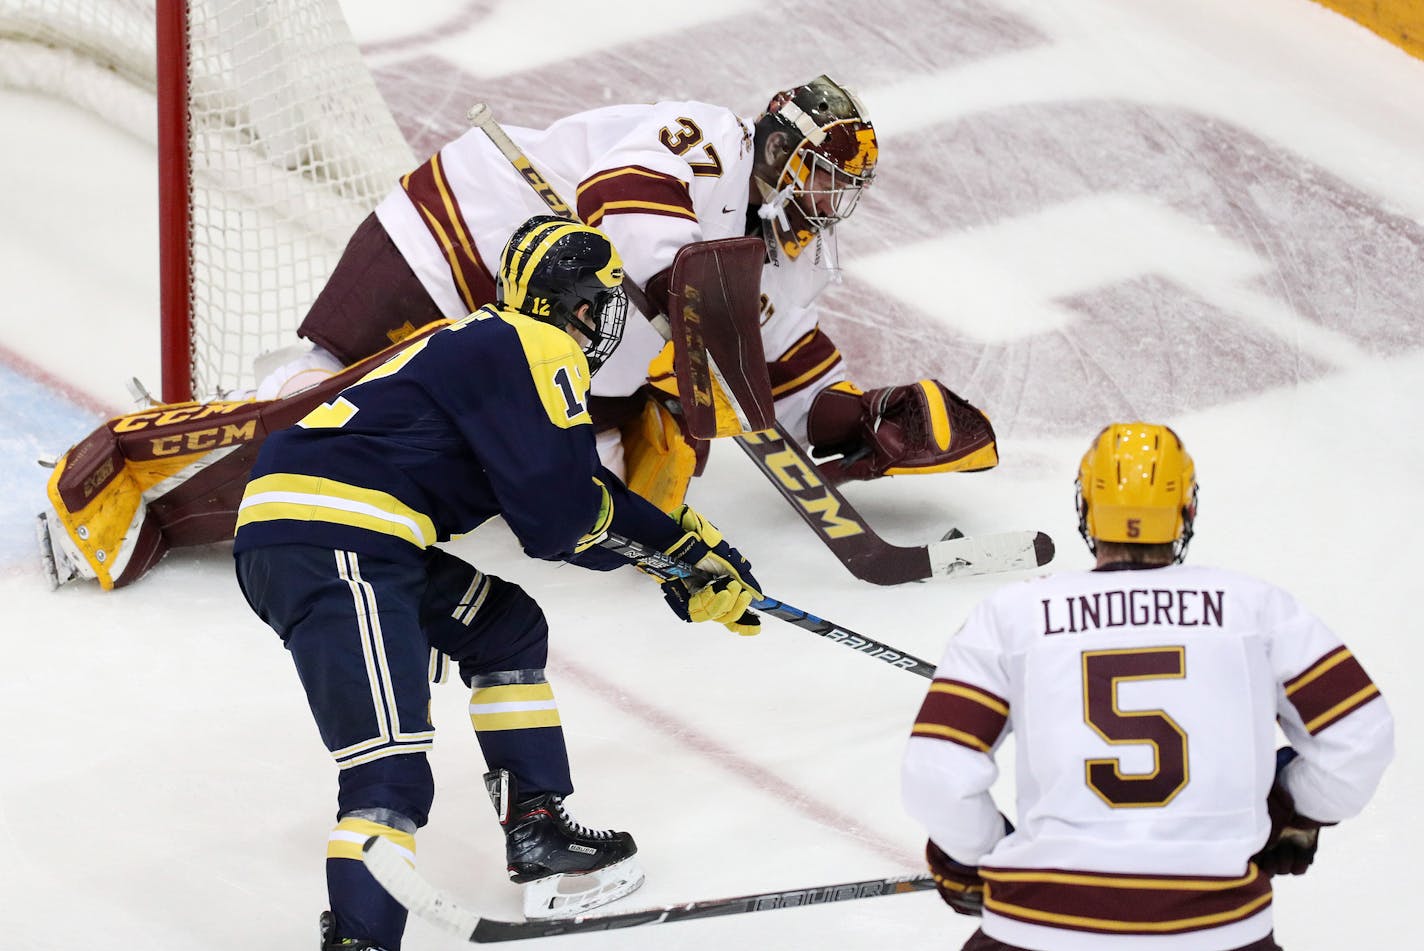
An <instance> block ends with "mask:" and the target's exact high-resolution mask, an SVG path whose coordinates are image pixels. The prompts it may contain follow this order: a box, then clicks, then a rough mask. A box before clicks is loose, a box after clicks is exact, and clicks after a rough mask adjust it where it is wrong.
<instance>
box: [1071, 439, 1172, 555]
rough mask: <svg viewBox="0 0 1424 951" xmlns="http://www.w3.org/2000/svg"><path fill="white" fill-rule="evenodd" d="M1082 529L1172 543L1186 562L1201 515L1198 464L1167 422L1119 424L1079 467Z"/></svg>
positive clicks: (1097, 537)
mask: <svg viewBox="0 0 1424 951" xmlns="http://www.w3.org/2000/svg"><path fill="white" fill-rule="evenodd" d="M1077 489H1078V531H1079V533H1080V534H1082V536H1083V540H1084V541H1086V542H1087V543H1088V550H1089V551H1092V552H1094V553H1096V552H1097V543H1098V542H1099V541H1107V542H1127V543H1131V544H1139V545H1153V544H1167V543H1170V544H1171V545H1172V555H1173V559H1174V560H1175V561H1177V562H1180V561H1181V560H1182V559H1183V558H1184V557H1185V556H1186V553H1187V543H1188V542H1190V541H1191V539H1192V525H1193V523H1194V522H1195V520H1196V514H1197V482H1196V466H1195V465H1194V464H1193V462H1192V457H1191V456H1189V455H1188V454H1187V450H1186V448H1185V447H1183V446H1182V440H1181V439H1179V438H1178V437H1177V434H1176V433H1174V432H1173V431H1172V430H1170V429H1168V428H1167V427H1166V426H1158V425H1154V424H1151V423H1142V422H1135V423H1114V424H1113V425H1111V426H1109V427H1107V428H1106V429H1104V430H1103V431H1102V432H1101V433H1099V434H1098V436H1097V438H1096V439H1095V440H1093V445H1092V446H1090V447H1089V448H1088V451H1087V452H1086V453H1085V454H1084V455H1083V461H1082V463H1080V464H1079V467H1078V485H1077Z"/></svg>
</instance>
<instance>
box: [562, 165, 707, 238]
mask: <svg viewBox="0 0 1424 951" xmlns="http://www.w3.org/2000/svg"><path fill="white" fill-rule="evenodd" d="M577 200H578V216H579V217H580V218H582V219H583V220H584V222H585V223H586V224H589V225H591V226H593V227H595V228H596V227H598V223H599V222H600V221H602V220H603V219H604V218H605V217H606V216H608V215H666V216H671V217H674V218H689V219H691V220H693V221H696V220H697V213H696V212H694V211H693V210H692V195H691V194H690V193H689V192H688V190H687V185H686V183H684V182H683V181H682V180H680V179H677V178H674V177H673V176H671V175H667V174H665V173H663V172H655V171H653V170H652V169H650V168H643V167H642V166H641V165H625V166H623V167H622V168H615V169H609V170H608V171H604V172H597V173H595V174H594V175H591V176H590V177H588V178H586V179H584V181H583V183H582V184H581V185H579V187H578V195H577Z"/></svg>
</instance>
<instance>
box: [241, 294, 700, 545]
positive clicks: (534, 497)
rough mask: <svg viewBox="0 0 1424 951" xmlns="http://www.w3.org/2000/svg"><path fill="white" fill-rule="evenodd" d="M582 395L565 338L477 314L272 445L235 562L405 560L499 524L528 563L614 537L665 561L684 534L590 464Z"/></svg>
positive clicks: (499, 313) (534, 325) (572, 347)
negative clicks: (248, 553)
mask: <svg viewBox="0 0 1424 951" xmlns="http://www.w3.org/2000/svg"><path fill="white" fill-rule="evenodd" d="M588 386H589V372H588V361H587V360H586V359H585V358H584V355H583V352H582V351H581V350H580V349H579V346H578V344H577V343H576V342H575V341H574V340H573V338H571V337H570V336H569V335H568V334H566V333H564V332H563V331H562V330H560V329H558V328H557V327H553V326H551V325H549V324H546V323H542V322H540V321H536V320H533V319H531V318H529V317H526V316H524V315H522V314H519V313H515V312H513V311H507V310H498V309H496V307H494V306H488V307H483V308H481V309H480V310H478V311H476V312H475V313H474V314H471V315H470V316H469V317H467V318H465V319H464V320H461V321H459V322H457V323H455V324H452V325H451V326H450V327H448V328H446V329H445V330H442V331H440V332H438V333H435V334H432V335H431V336H429V337H427V338H425V339H424V340H421V341H418V342H416V343H414V344H412V345H411V346H410V347H408V348H407V349H405V350H402V351H400V352H398V353H397V354H395V355H394V356H392V357H391V358H390V359H389V360H387V361H386V362H385V363H383V364H382V365H380V366H378V367H376V368H375V369H373V370H372V371H371V372H370V373H367V374H366V375H365V376H364V377H362V378H361V379H360V380H359V381H358V382H356V383H355V384H353V385H351V386H349V387H347V388H346V389H345V390H343V391H342V392H341V393H340V394H339V395H338V396H337V397H336V398H335V399H333V400H331V401H330V402H327V403H324V404H322V405H321V406H319V407H317V408H316V409H315V410H313V411H312V412H311V413H309V414H308V415H307V416H306V417H305V418H303V419H302V420H301V421H300V422H298V423H297V424H296V425H295V426H291V427H289V428H287V429H284V430H281V431H278V432H275V433H273V434H272V435H271V436H270V437H268V439H267V441H266V442H265V443H264V444H263V446H262V450H261V452H260V454H259V455H258V457H257V463H256V465H255V466H254V467H253V470H252V474H251V477H250V480H249V482H248V485H247V491H246V494H245V495H244V496H243V500H242V505H241V507H240V508H239V510H238V518H237V537H236V543H235V550H238V551H240V550H243V549H245V548H256V547H260V546H265V545H277V544H288V543H302V544H308V545H319V546H322V547H330V548H334V549H341V550H349V551H356V552H361V553H365V554H374V555H384V556H388V557H400V556H401V555H402V554H409V553H413V552H415V551H417V550H419V549H423V548H425V547H427V546H429V545H432V544H434V543H435V542H438V541H446V540H449V539H450V538H452V537H455V536H458V535H461V534H464V533H466V532H469V531H471V530H472V529H474V528H475V527H476V526H478V525H480V524H481V523H482V522H485V521H486V520H488V519H490V518H492V517H493V516H495V515H503V516H504V519H505V521H506V522H507V523H508V525H509V527H510V529H511V530H513V532H514V534H515V536H516V537H517V538H518V539H519V541H520V543H521V544H522V545H523V547H524V550H525V552H526V553H528V554H529V555H531V556H533V557H536V558H546V559H560V558H563V559H567V558H569V557H570V556H572V555H573V554H574V552H575V551H576V550H579V549H581V548H583V547H584V546H586V545H587V544H589V543H590V542H591V541H592V539H593V538H594V536H596V535H597V534H599V533H601V532H602V531H605V530H607V529H610V528H611V529H613V530H615V531H617V532H618V533H619V534H622V535H625V536H627V537H630V538H633V539H635V540H637V541H640V542H642V543H644V544H646V545H648V546H650V547H655V548H657V549H664V548H666V547H668V546H670V545H671V544H673V543H674V542H675V541H676V540H677V539H678V538H680V537H681V535H682V532H681V530H680V529H679V527H678V525H677V523H675V522H674V521H673V520H672V519H671V518H669V517H668V516H667V515H665V514H664V513H663V512H661V511H659V510H658V509H657V508H656V507H654V506H653V505H652V504H651V503H649V502H647V501H646V500H644V499H642V498H640V497H638V496H636V495H634V494H633V493H631V492H629V491H628V490H627V488H626V487H625V486H624V485H623V484H622V482H621V481H619V479H618V478H617V477H616V476H614V475H613V474H612V473H611V472H609V471H608V470H607V469H605V468H604V467H603V466H602V464H601V463H600V462H599V459H598V453H597V450H596V448H595V445H594V434H593V425H592V422H591V420H590V419H589V415H588V410H587V397H588ZM589 556H593V557H589ZM589 556H585V560H586V563H587V564H588V565H589V566H590V567H605V568H606V567H614V566H615V565H616V562H615V563H614V564H610V563H608V561H607V559H602V558H599V557H597V556H594V553H593V552H590V553H589Z"/></svg>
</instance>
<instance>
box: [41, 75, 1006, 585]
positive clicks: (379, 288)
mask: <svg viewBox="0 0 1424 951" xmlns="http://www.w3.org/2000/svg"><path fill="white" fill-rule="evenodd" d="M507 131H508V132H509V134H510V137H511V138H512V139H513V140H515V142H516V143H517V144H518V146H519V148H520V149H521V150H522V151H523V152H524V154H525V155H527V156H528V157H529V159H530V160H531V161H532V164H533V166H534V167H535V168H536V169H537V170H538V171H539V172H540V173H542V175H543V176H544V177H545V178H547V180H548V185H549V186H552V188H553V190H554V191H555V192H557V194H559V195H564V196H570V197H571V198H572V199H573V200H572V202H571V204H572V206H573V207H572V208H571V209H570V211H571V213H573V214H576V215H577V217H578V218H579V219H580V220H582V221H584V222H586V223H588V224H590V225H593V226H595V227H598V228H599V229H600V230H602V231H603V232H604V233H606V234H607V235H608V236H609V237H610V239H612V241H613V243H614V245H615V246H616V247H617V248H618V250H619V253H620V255H621V256H622V258H623V260H624V264H625V268H626V273H627V276H628V278H629V280H630V281H631V282H632V284H633V285H634V288H635V289H636V290H637V291H638V292H640V296H642V297H644V298H645V299H646V300H645V302H643V303H645V304H646V306H644V307H640V309H642V310H644V311H645V312H646V315H647V316H649V317H654V316H656V315H659V314H663V315H666V316H667V317H668V318H669V319H670V321H671V323H672V324H673V329H674V333H673V334H672V337H673V339H672V341H671V342H670V343H665V342H664V339H663V337H661V336H659V335H658V333H656V332H655V331H654V330H653V328H652V326H651V325H650V324H649V323H648V322H646V321H642V320H638V319H636V318H635V319H630V321H629V324H628V328H627V332H626V333H625V336H624V342H623V344H622V346H621V347H620V349H619V352H618V353H616V354H615V355H614V357H613V359H611V360H610V362H609V365H608V366H607V367H605V368H604V370H603V371H602V372H601V373H600V374H599V378H598V379H597V380H595V381H594V389H593V394H592V398H591V400H590V407H589V409H590V412H591V414H592V416H593V419H594V423H595V426H596V427H597V429H598V444H599V450H600V454H601V455H602V457H603V459H604V461H605V464H606V465H608V467H609V468H610V469H611V470H612V471H614V472H616V473H618V474H620V475H621V476H624V477H625V479H626V481H627V484H628V485H629V487H630V488H631V489H633V490H634V491H635V492H637V493H638V494H639V495H642V496H644V497H645V498H648V499H649V500H651V501H652V502H654V503H655V504H656V505H658V506H660V507H662V508H663V509H665V510H671V509H672V508H675V507H676V506H677V505H679V504H681V502H682V501H683V498H684V496H685V494H686V492H687V488H688V485H689V482H690V480H691V479H692V478H693V477H694V476H696V475H698V474H700V473H701V471H702V469H703V466H704V465H705V462H706V458H707V452H708V449H709V445H710V439H711V438H715V437H725V436H733V435H738V434H741V433H747V432H754V431H756V430H757V429H759V428H762V427H765V426H767V425H768V424H769V423H770V422H772V421H773V420H774V422H775V423H776V424H777V425H778V426H779V427H780V428H781V429H782V430H784V431H785V432H786V433H787V434H789V436H790V437H791V438H793V439H794V440H796V441H797V442H798V443H800V444H801V445H802V446H804V447H807V448H809V449H810V450H811V453H812V455H813V456H815V457H816V458H817V460H818V464H819V466H820V470H821V475H822V477H823V478H824V479H825V480H826V481H827V482H829V483H832V484H835V483H839V482H844V481H846V480H853V479H875V478H880V477H884V476H893V475H905V474H919V473H939V472H956V471H977V470H983V469H988V468H992V467H993V466H995V465H997V463H998V454H997V445H996V442H995V436H994V431H993V428H992V426H991V425H990V423H989V421H988V419H987V417H986V416H985V415H984V414H983V413H982V412H980V411H979V410H978V409H977V408H975V407H974V406H973V405H971V404H970V403H969V402H968V401H966V400H965V399H963V398H961V397H960V396H959V395H958V394H956V393H954V392H953V391H951V390H950V389H949V388H948V387H946V386H945V385H944V384H942V383H940V382H939V381H937V380H934V379H922V380H918V381H915V382H912V383H908V384H903V385H897V386H886V387H880V388H872V389H868V391H862V389H861V388H859V387H857V386H855V385H854V384H853V383H852V382H851V381H850V379H849V378H848V376H847V373H846V369H845V367H844V364H843V362H842V359H841V354H840V352H839V350H838V349H837V347H836V345H835V344H834V342H833V341H832V340H831V339H830V338H829V337H828V336H827V335H826V333H825V332H824V331H823V330H822V328H821V327H820V324H819V319H818V311H817V307H816V301H817V298H818V297H819V295H820V294H821V293H822V291H823V290H824V289H825V288H826V287H827V286H828V285H829V284H830V283H832V282H833V281H834V279H835V275H836V274H837V268H838V262H837V254H838V252H837V243H836V234H835V232H836V227H837V226H838V224H839V223H840V222H841V221H843V220H845V219H846V218H848V217H849V216H850V215H851V213H852V212H853V211H854V210H855V208H856V206H857V204H858V202H859V199H860V198H861V196H862V194H863V193H864V192H865V190H866V189H867V188H868V187H869V186H870V184H871V181H872V179H873V177H874V174H875V169H876V164H877V160H878V155H879V148H878V143H877V141H876V137H875V130H874V127H873V126H872V124H871V122H870V121H869V119H868V117H867V115H866V111H865V109H864V107H863V106H862V104H861V103H860V101H859V100H858V99H857V98H856V97H855V96H854V95H852V94H851V93H850V92H849V91H848V90H846V89H845V88H844V87H842V86H841V85H839V84H838V83H836V82H834V81H833V80H831V79H829V78H828V77H825V76H820V77H817V78H816V79H814V80H812V81H811V82H809V83H806V84H804V85H801V86H796V87H794V88H791V89H787V90H783V91H781V92H778V93H777V94H776V95H775V96H774V97H773V98H772V99H771V101H770V102H769V103H768V105H767V108H766V110H765V111H764V112H762V113H761V114H760V115H758V116H755V117H743V116H739V115H737V114H736V113H734V112H733V111H732V110H729V109H726V108H724V107H721V106H714V105H710V104H707V103H698V102H660V103H653V104H647V105H624V106H610V107H605V108H602V109H595V110H592V111H590V112H585V113H579V114H576V115H572V116H569V117H567V118H564V119H561V120H558V121H557V122H555V123H553V124H552V125H551V126H549V127H548V128H547V129H543V130H532V129H520V128H514V127H510V128H508V130H507ZM543 210H544V208H543V205H542V203H541V201H540V198H539V197H538V195H537V194H536V193H535V191H534V190H533V189H531V188H530V181H529V180H528V179H526V178H525V177H524V176H523V175H521V172H520V171H518V170H517V169H516V168H515V167H514V166H513V165H511V164H510V162H509V161H508V160H507V159H506V158H505V156H503V155H501V154H500V152H499V151H498V150H497V149H496V148H495V147H494V146H493V145H492V144H491V142H490V141H489V139H488V137H487V136H486V135H484V134H483V133H482V132H481V131H480V130H479V129H471V130H470V131H469V132H467V133H466V134H465V135H463V136H461V137H459V138H457V139H456V140H454V141H453V142H450V143H448V144H446V145H445V146H444V147H443V148H442V149H441V150H440V151H439V152H437V153H436V154H435V155H434V156H432V157H431V158H430V160H429V161H427V162H426V163H425V164H423V165H422V166H420V167H419V168H417V169H415V170H413V171H412V172H411V173H410V174H408V175H406V176H404V177H403V178H402V179H401V181H400V183H399V185H398V186H397V187H396V188H395V189H393V190H392V191H391V193H390V194H389V195H388V196H387V197H386V198H385V199H384V200H383V201H382V202H381V203H380V205H379V206H378V207H377V208H376V210H375V211H374V212H373V213H372V214H371V215H370V216H368V217H367V218H366V220H365V221H364V222H363V223H362V224H361V225H360V226H359V227H358V228H357V230H356V232H355V234H354V235H353V236H352V238H351V240H350V243H349V244H348V246H347V248H346V251H345V252H344V253H343V255H342V257H341V260H340V261H339V262H338V264H337V265H336V268H335V270H334V271H333V273H332V275H331V277H330V278H329V279H328V281H327V283H326V286H325V288H324V289H323V290H322V292H321V294H320V295H319V296H318V297H317V299H316V301H315V303H314V304H313V305H312V307H311V309H310V311H309V312H308V314H307V317H306V319H305V320H304V322H303V323H302V325H301V327H300V328H299V329H298V333H299V335H300V336H301V337H302V338H304V341H305V343H302V344H299V345H298V348H299V349H298V350H297V351H296V352H294V353H292V354H290V359H289V360H287V361H285V362H281V363H280V364H279V366H278V367H277V368H276V369H275V370H274V371H273V372H272V373H271V374H269V375H267V376H266V378H265V379H263V381H262V383H261V384H260V385H259V387H258V389H257V392H256V396H257V398H256V399H253V400H236V401H219V402H216V403H208V404H180V405H176V406H157V407H151V408H148V409H144V410H141V411H140V412H137V413H133V414H129V415H126V416H123V417H119V418H117V419H114V420H110V421H109V422H108V423H106V424H105V425H104V426H102V427H100V428H99V429H98V430H96V431H95V432H94V433H93V434H91V435H90V436H89V437H88V438H87V439H85V440H84V441H83V442H81V443H80V444H79V445H78V446H76V447H75V448H74V449H73V450H71V451H70V452H69V453H68V454H66V456H65V457H64V459H63V460H62V462H61V463H60V466H59V467H58V468H57V469H56V471H55V473H54V476H53V478H52V479H51V483H50V491H49V497H50V501H51V503H52V505H53V508H54V513H53V515H52V516H50V517H49V518H42V520H41V524H40V532H41V535H42V537H43V538H44V539H45V540H44V541H43V544H42V549H43V551H44V552H45V553H46V558H47V559H48V562H49V564H50V565H52V572H51V576H52V578H53V579H54V580H55V581H57V582H63V581H64V580H67V579H68V578H73V577H90V576H92V577H96V578H97V579H98V580H99V582H100V584H101V585H103V586H104V587H105V588H106V589H107V588H110V587H120V586H122V585H124V584H127V583H129V582H131V581H133V580H134V579H136V578H138V577H139V576H141V575H142V574H143V573H144V572H145V571H147V570H148V569H149V568H150V567H152V565H153V564H154V563H156V561H157V560H158V559H159V558H160V557H162V555H163V553H164V552H165V551H166V550H168V549H169V548H171V547H176V546H185V545H193V544H202V543H207V542H213V541H219V540H223V539H225V538H228V537H230V534H231V528H232V524H233V519H234V515H233V512H234V504H235V496H236V495H238V494H240V486H241V483H242V478H243V476H244V474H245V472H246V468H247V466H248V465H250V463H251V460H252V458H253V456H254V454H255V450H256V445H257V443H259V442H260V441H261V440H262V438H264V436H265V435H266V433H268V432H270V431H271V430H272V429H273V428H276V427H278V426H284V425H290V424H291V423H293V422H295V421H296V420H297V419H300V418H301V417H302V416H303V415H305V413H306V412H307V411H308V410H310V409H311V408H312V407H314V406H317V405H320V403H322V402H324V401H325V400H327V399H330V398H332V397H333V396H334V395H335V393H336V392H338V391H339V389H340V388H341V387H343V386H345V385H347V384H348V383H350V382H352V381H354V379H357V378H359V375H360V373H363V372H366V371H365V370H362V369H360V368H361V367H362V366H365V367H366V369H369V364H367V363H365V362H364V361H370V360H379V359H383V357H382V356H381V354H382V353H386V354H387V355H388V350H383V348H390V347H391V346H392V343H393V342H395V343H394V345H395V346H396V347H399V346H400V344H401V343H402V342H405V341H407V340H409V339H410V336H409V335H410V334H412V332H413V331H414V330H415V328H419V327H426V326H429V325H430V324H432V323H435V322H438V321H446V320H454V319H460V318H462V317H464V316H465V315H466V314H468V313H470V312H472V311H473V310H475V309H476V308H478V307H479V306H481V305H483V304H486V303H489V302H490V301H492V300H493V299H494V296H495V284H494V277H493V275H492V274H491V273H490V271H489V269H488V268H487V266H486V262H489V261H495V260H498V259H499V255H500V251H501V249H502V247H503V244H504V241H505V240H506V239H507V238H508V235H509V234H510V233H511V232H512V231H513V230H514V228H515V227H516V226H517V225H518V224H519V223H520V222H522V221H524V220H525V219H526V218H528V217H529V216H530V215H531V214H535V213H539V212H541V211H543ZM749 248H751V249H754V250H752V251H751V252H750V253H749V252H748V249H749ZM708 249H717V251H716V253H715V254H713V253H712V252H711V251H709V250H708ZM689 327H690V328H691V329H692V330H695V331H696V332H697V333H696V334H695V335H694V336H695V337H696V339H694V340H692V341H691V342H690V343H689V341H688V340H687V339H684V338H683V336H682V335H680V334H679V333H678V332H677V331H678V330H686V329H688V328H689ZM712 368H716V369H718V370H719V371H720V372H719V373H717V374H715V379H713V376H714V374H710V373H709V372H708V371H709V370H711V369H712ZM327 374H334V375H332V376H330V377H328V376H327ZM313 379H318V380H321V381H322V382H320V383H318V384H317V385H316V386H315V387H313V388H309V389H305V390H302V389H300V387H301V386H303V385H306V384H307V383H309V382H310V381H311V380H313ZM279 394H294V395H283V396H279ZM264 397H277V398H275V399H267V398H264ZM699 414H701V415H699Z"/></svg>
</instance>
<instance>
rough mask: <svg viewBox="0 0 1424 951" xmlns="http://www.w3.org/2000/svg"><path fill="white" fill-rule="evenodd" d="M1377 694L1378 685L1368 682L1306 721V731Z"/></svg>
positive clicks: (1312, 730) (1337, 716) (1339, 715)
mask: <svg viewBox="0 0 1424 951" xmlns="http://www.w3.org/2000/svg"><path fill="white" fill-rule="evenodd" d="M1378 694H1379V687H1376V686H1375V685H1374V684H1370V685H1369V686H1368V687H1362V688H1360V689H1359V690H1357V691H1355V692H1354V693H1353V694H1351V695H1350V696H1348V697H1346V698H1345V699H1344V700H1341V701H1340V702H1339V703H1337V704H1335V706H1333V707H1331V708H1330V709H1329V710H1326V711H1325V712H1324V713H1322V714H1320V716H1318V717H1316V718H1315V719H1313V720H1311V721H1310V722H1309V723H1307V724H1306V725H1305V730H1306V732H1307V733H1314V732H1315V731H1316V730H1318V729H1319V728H1320V727H1321V726H1322V725H1324V724H1326V723H1329V722H1330V721H1331V720H1335V719H1338V718H1339V717H1341V716H1344V715H1345V714H1346V713H1348V712H1350V711H1351V710H1353V709H1354V708H1355V707H1358V706H1359V705H1360V704H1362V703H1364V702H1365V701H1366V700H1369V699H1370V698H1372V697H1374V696H1376V695H1378Z"/></svg>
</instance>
